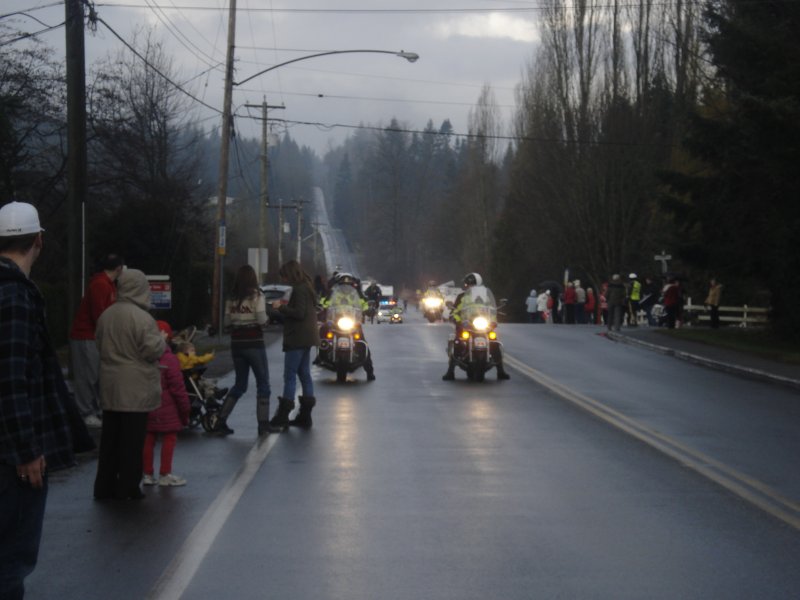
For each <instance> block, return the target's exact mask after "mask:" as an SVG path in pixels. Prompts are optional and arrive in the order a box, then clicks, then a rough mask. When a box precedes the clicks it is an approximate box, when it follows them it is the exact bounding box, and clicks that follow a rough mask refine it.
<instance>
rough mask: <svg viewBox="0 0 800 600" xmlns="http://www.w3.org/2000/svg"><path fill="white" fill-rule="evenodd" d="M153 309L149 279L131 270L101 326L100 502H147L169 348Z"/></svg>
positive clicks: (123, 276) (119, 285) (96, 488)
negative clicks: (145, 462) (151, 428)
mask: <svg viewBox="0 0 800 600" xmlns="http://www.w3.org/2000/svg"><path fill="white" fill-rule="evenodd" d="M149 308H150V284H149V283H148V281H147V278H146V277H145V274H144V273H142V272H141V271H138V270H136V269H128V270H126V271H123V272H122V274H121V275H120V276H119V279H118V280H117V301H116V302H115V303H114V304H112V305H111V306H110V307H108V308H107V309H106V310H105V312H103V314H102V315H100V318H99V319H98V321H97V332H96V339H97V349H98V351H99V353H100V398H101V404H102V409H103V430H102V434H101V437H100V455H99V457H98V461H97V476H96V478H95V482H94V497H95V498H96V499H97V500H105V499H111V498H115V499H131V500H138V499H140V498H143V497H144V494H143V493H142V490H141V488H140V487H139V482H140V480H141V477H142V449H143V447H144V438H145V434H146V425H147V414H148V413H149V412H150V411H152V410H155V409H156V408H158V407H159V406H160V405H161V374H160V372H159V369H158V361H159V359H160V358H161V355H162V354H163V353H164V348H165V346H166V343H165V342H164V338H163V336H162V335H161V332H160V331H159V329H158V326H157V325H156V321H155V319H154V318H153V317H152V316H151V315H150V313H149V312H148V310H149Z"/></svg>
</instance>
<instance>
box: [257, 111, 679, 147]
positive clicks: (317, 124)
mask: <svg viewBox="0 0 800 600" xmlns="http://www.w3.org/2000/svg"><path fill="white" fill-rule="evenodd" d="M242 118H253V117H248V116H242ZM270 120H271V121H274V122H281V123H285V124H289V125H307V126H312V127H316V128H318V129H321V130H323V131H331V130H333V129H364V130H367V131H383V132H389V133H411V134H419V135H447V136H448V137H458V138H465V139H489V140H501V141H503V140H504V141H510V142H535V143H544V144H564V145H583V146H617V147H655V148H674V147H676V146H675V144H659V143H656V142H612V141H600V140H565V139H556V138H541V137H532V136H517V135H486V134H478V133H458V132H448V133H442V132H440V131H427V130H423V129H408V128H406V127H379V126H377V125H350V124H346V123H320V122H315V121H293V120H290V119H270Z"/></svg>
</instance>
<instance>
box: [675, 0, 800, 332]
mask: <svg viewBox="0 0 800 600" xmlns="http://www.w3.org/2000/svg"><path fill="white" fill-rule="evenodd" d="M706 20H707V24H708V27H709V35H708V40H707V41H708V45H709V50H710V54H711V57H712V60H713V63H714V65H715V66H716V68H717V69H718V74H719V81H718V83H719V85H718V87H717V88H716V89H711V90H709V92H708V94H707V96H706V99H705V102H704V104H703V106H702V107H701V109H700V110H699V111H698V112H697V114H696V115H695V117H694V119H693V121H692V127H691V130H690V133H689V137H688V141H687V147H688V149H689V150H690V152H691V154H692V155H693V156H694V157H695V158H696V159H697V160H698V161H699V162H700V163H701V167H704V170H703V171H701V174H700V175H699V176H697V175H695V176H692V177H688V176H678V175H673V176H672V177H671V182H672V184H673V187H674V189H675V190H677V191H678V192H684V193H685V195H684V196H683V197H681V198H680V199H679V200H677V201H675V200H673V202H672V203H671V205H670V206H671V208H673V210H674V211H675V214H676V215H677V217H678V218H679V223H680V225H681V226H682V228H683V231H684V232H685V234H686V235H687V236H691V239H692V240H693V241H694V242H695V245H694V246H693V247H692V248H691V250H693V252H691V253H690V257H691V258H692V260H693V261H694V262H695V264H698V265H702V266H705V267H707V268H708V269H709V270H711V269H714V270H715V271H716V270H719V271H722V272H721V273H716V274H717V275H718V276H719V278H720V279H721V280H723V281H725V280H726V278H727V279H728V280H729V281H730V280H733V279H734V278H737V279H742V278H752V279H753V280H754V281H757V282H760V283H761V284H763V286H765V287H766V288H767V289H768V290H769V291H770V293H771V304H772V308H773V310H774V314H773V319H774V321H773V322H774V323H775V324H776V325H777V328H778V329H779V330H780V331H781V332H783V333H786V334H787V335H790V336H792V337H794V338H798V337H800V312H799V311H798V310H797V306H796V304H797V298H798V296H800V280H798V278H797V273H798V272H800V252H798V250H797V231H799V230H800V203H799V202H798V201H797V198H798V196H800V179H798V177H797V165H798V164H800V146H798V144H797V140H798V139H800V37H798V35H797V31H798V27H799V26H800V5H798V4H796V3H791V2H772V1H769V0H767V1H763V2H756V3H747V2H731V3H715V4H713V5H711V7H710V8H709V10H708V11H707V13H706Z"/></svg>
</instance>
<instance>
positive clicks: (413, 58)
mask: <svg viewBox="0 0 800 600" xmlns="http://www.w3.org/2000/svg"><path fill="white" fill-rule="evenodd" d="M364 52H367V53H373V54H375V53H377V54H392V55H393V56H399V57H400V58H405V59H406V60H407V61H408V62H411V63H413V62H417V59H419V54H417V53H416V52H405V51H404V50H400V52H394V51H393V50H330V51H328V52H318V53H317V54H309V55H307V56H300V57H299V58H293V59H292V60H287V61H286V62H282V63H278V64H277V65H272V66H271V67H268V68H266V69H264V70H263V71H259V72H258V73H256V74H255V75H250V77H248V78H247V79H242V80H241V81H234V82H233V85H236V86H239V85H244V84H245V83H247V82H248V81H250V80H251V79H255V78H256V77H258V76H259V75H263V74H264V73H269V72H270V71H272V70H274V69H277V68H279V67H285V66H286V65H290V64H292V63H296V62H299V61H301V60H308V59H309V58H317V57H318V56H329V55H331V54H355V53H364Z"/></svg>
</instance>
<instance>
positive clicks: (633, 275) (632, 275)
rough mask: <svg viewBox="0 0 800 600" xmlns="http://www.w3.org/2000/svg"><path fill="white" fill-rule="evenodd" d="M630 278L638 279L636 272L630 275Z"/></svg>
mask: <svg viewBox="0 0 800 600" xmlns="http://www.w3.org/2000/svg"><path fill="white" fill-rule="evenodd" d="M628 279H636V273H631V274H630V275H628Z"/></svg>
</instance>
